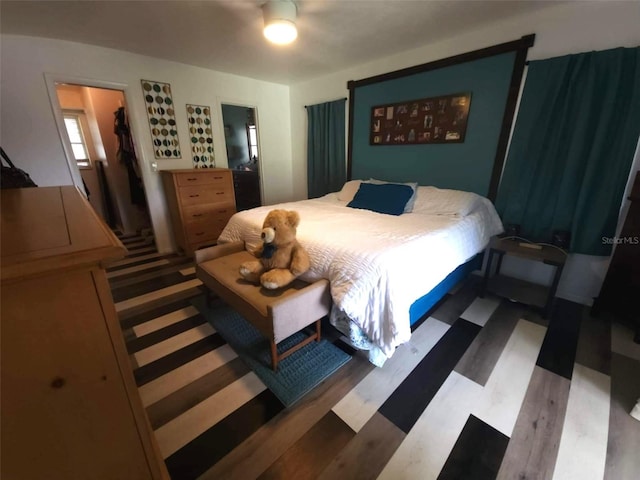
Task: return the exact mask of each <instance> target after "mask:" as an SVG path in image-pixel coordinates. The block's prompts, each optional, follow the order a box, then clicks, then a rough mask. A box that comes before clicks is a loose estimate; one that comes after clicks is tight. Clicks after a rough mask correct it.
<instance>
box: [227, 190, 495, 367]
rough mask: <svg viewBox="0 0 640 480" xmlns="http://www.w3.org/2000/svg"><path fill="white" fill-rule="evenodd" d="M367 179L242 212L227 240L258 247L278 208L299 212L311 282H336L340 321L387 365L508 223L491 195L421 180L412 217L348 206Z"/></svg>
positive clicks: (335, 318) (334, 317)
mask: <svg viewBox="0 0 640 480" xmlns="http://www.w3.org/2000/svg"><path fill="white" fill-rule="evenodd" d="M359 185H360V182H359V181H351V182H347V184H345V186H344V187H343V189H342V190H341V191H340V192H335V193H330V194H328V195H325V196H324V197H321V198H317V199H312V200H303V201H298V202H291V203H282V204H279V205H270V206H264V207H258V208H254V209H251V210H245V211H242V212H239V213H236V214H235V215H234V216H233V217H232V218H231V220H230V221H229V223H228V224H227V226H226V227H225V229H224V231H223V232H222V234H221V236H220V238H219V239H218V243H228V242H234V241H244V242H245V244H246V247H247V248H249V249H252V248H255V247H257V246H258V245H259V244H260V242H261V238H260V234H261V229H262V222H263V220H264V218H265V216H266V215H267V213H268V212H269V211H270V210H272V209H274V208H283V209H288V210H296V211H298V212H299V214H300V217H301V222H300V225H299V227H298V233H297V237H298V240H299V241H300V243H301V244H302V245H303V246H304V247H305V248H306V249H307V250H308V252H309V254H310V257H311V269H310V270H309V271H308V272H307V273H306V274H305V275H304V276H303V277H302V279H303V280H306V281H309V282H312V281H315V280H317V279H319V278H326V279H328V280H329V281H330V284H331V296H332V299H333V309H332V312H331V323H332V324H334V325H335V326H336V327H337V328H338V329H340V330H341V331H343V332H344V333H345V334H346V335H348V337H349V338H350V340H351V341H352V343H354V345H355V346H358V347H361V348H365V349H368V350H369V359H370V360H371V361H372V363H374V364H376V365H382V364H383V363H384V360H386V358H389V357H391V355H392V354H393V352H394V350H395V348H396V347H397V346H398V345H400V344H402V343H404V342H407V341H408V340H409V338H410V336H411V323H412V321H415V320H416V319H417V318H419V316H421V315H422V314H424V313H425V311H426V309H428V306H430V305H433V303H434V301H435V300H437V299H439V298H440V297H442V296H443V295H444V294H445V293H446V292H447V290H448V288H446V289H445V290H444V292H441V290H443V285H444V286H446V284H447V279H449V282H451V278H454V277H457V276H460V275H462V274H465V273H467V270H468V269H469V266H470V265H474V264H473V263H472V262H471V263H470V261H472V260H473V259H474V258H476V256H477V254H479V253H480V252H482V251H483V250H484V248H485V247H486V245H487V244H488V242H489V239H490V238H491V236H493V235H496V234H498V233H501V232H502V223H501V222H500V218H499V217H498V215H497V213H496V211H495V209H494V207H493V205H492V203H491V202H490V201H489V200H488V199H486V198H484V197H481V196H479V195H476V194H474V193H470V192H461V191H456V190H444V189H438V188H435V187H417V185H416V186H415V187H414V191H415V196H414V197H413V200H414V201H413V206H412V211H411V212H410V213H402V214H401V215H397V216H396V215H387V214H382V213H378V212H374V211H370V210H366V209H361V208H351V207H348V206H347V204H349V202H350V201H351V200H352V197H353V195H354V193H355V192H357V191H358V188H359ZM354 190H355V192H354ZM350 199H351V200H350ZM465 267H466V268H465ZM456 272H458V274H457V275H456ZM430 292H432V294H431V295H429V294H430ZM433 292H435V294H434V293H433ZM433 297H435V298H433ZM412 307H413V308H412Z"/></svg>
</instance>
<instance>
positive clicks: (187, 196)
mask: <svg viewBox="0 0 640 480" xmlns="http://www.w3.org/2000/svg"><path fill="white" fill-rule="evenodd" d="M178 195H179V197H180V203H181V204H182V206H183V207H185V206H189V205H200V204H203V203H233V202H234V196H233V190H231V189H229V188H227V185H226V184H220V185H217V184H210V185H198V186H193V187H180V188H179V189H178Z"/></svg>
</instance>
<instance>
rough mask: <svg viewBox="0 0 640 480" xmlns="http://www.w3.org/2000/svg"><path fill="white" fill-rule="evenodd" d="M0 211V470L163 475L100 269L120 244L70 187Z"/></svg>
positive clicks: (119, 252)
mask: <svg viewBox="0 0 640 480" xmlns="http://www.w3.org/2000/svg"><path fill="white" fill-rule="evenodd" d="M1 207H2V215H1V241H2V246H1V252H2V266H1V278H2V292H1V294H2V302H1V303H2V306H1V313H2V317H1V320H0V322H1V329H2V330H1V331H2V348H1V352H2V353H1V355H2V365H1V372H2V378H1V381H2V384H1V388H2V438H3V441H2V465H1V467H0V476H1V477H2V478H7V479H11V480H22V479H24V480H31V479H35V478H47V479H64V480H70V479H78V480H80V479H87V478H91V479H104V480H110V479H114V478H118V479H132V480H133V479H136V480H137V479H162V478H168V474H167V472H166V467H165V466H164V462H163V461H162V457H161V455H160V454H159V451H158V448H157V446H156V444H155V440H154V439H153V434H152V431H151V428H150V426H149V424H148V421H147V418H146V414H145V412H144V409H143V406H142V402H141V400H140V397H139V396H138V390H137V387H136V384H135V381H134V379H133V374H132V370H131V366H130V364H129V359H128V356H127V351H126V348H125V344H124V340H123V337H122V332H121V330H120V325H119V323H118V318H117V316H116V311H115V308H114V305H113V300H112V298H111V292H110V289H109V284H108V282H107V278H106V274H105V271H104V267H103V262H105V261H106V260H110V259H115V258H120V257H122V256H123V255H124V254H125V248H124V247H123V246H122V244H121V243H120V241H119V240H118V239H117V238H116V237H115V236H114V235H113V233H112V232H111V231H110V230H109V229H108V228H107V226H106V225H105V224H104V223H103V222H102V221H101V220H100V219H99V218H98V216H97V215H96V213H95V212H94V211H93V209H92V208H91V206H90V205H89V203H88V202H87V201H86V199H85V198H84V196H82V195H81V194H80V193H79V192H78V190H76V188H75V187H44V188H23V189H14V190H3V191H2V204H1Z"/></svg>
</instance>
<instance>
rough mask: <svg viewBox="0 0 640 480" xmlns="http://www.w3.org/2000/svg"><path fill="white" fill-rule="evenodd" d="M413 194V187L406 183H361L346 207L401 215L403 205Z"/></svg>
mask: <svg viewBox="0 0 640 480" xmlns="http://www.w3.org/2000/svg"><path fill="white" fill-rule="evenodd" d="M412 195H413V189H412V188H411V187H409V186H408V185H399V184H397V183H385V184H382V185H377V184H374V183H361V184H360V188H359V189H358V191H357V192H356V194H355V196H354V197H353V200H351V201H350V202H349V203H348V204H347V207H351V208H360V209H364V210H371V211H373V212H378V213H386V214H388V215H402V213H403V212H404V207H405V205H406V204H407V202H408V201H409V199H410V198H411V196H412Z"/></svg>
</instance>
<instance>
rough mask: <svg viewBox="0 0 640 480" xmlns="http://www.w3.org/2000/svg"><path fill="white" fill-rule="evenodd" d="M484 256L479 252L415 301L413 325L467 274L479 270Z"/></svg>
mask: <svg viewBox="0 0 640 480" xmlns="http://www.w3.org/2000/svg"><path fill="white" fill-rule="evenodd" d="M482 256H483V253H479V254H477V255H476V256H475V257H473V258H472V259H471V260H469V261H468V262H467V263H463V264H462V265H460V266H459V267H458V268H456V269H455V270H454V271H453V272H451V273H450V274H449V275H447V277H446V278H445V279H444V280H442V281H441V282H440V283H439V284H438V285H436V286H435V287H434V288H433V289H432V290H431V291H430V292H429V293H427V294H426V295H425V296H423V297H420V298H419V299H418V300H416V301H415V302H413V304H412V305H411V308H409V318H410V322H411V326H413V325H414V324H415V323H416V322H418V320H420V319H422V318H423V317H424V315H425V314H426V313H427V312H428V311H429V310H430V309H431V308H432V307H433V306H434V305H435V304H436V303H438V302H439V301H440V300H441V299H442V298H443V297H444V296H445V295H446V294H447V293H448V292H449V290H451V289H452V288H453V287H454V286H455V285H456V284H457V283H459V282H460V281H461V280H463V279H464V278H466V277H467V275H469V274H470V273H471V272H473V271H474V270H479V269H480V267H481V266H482Z"/></svg>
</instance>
